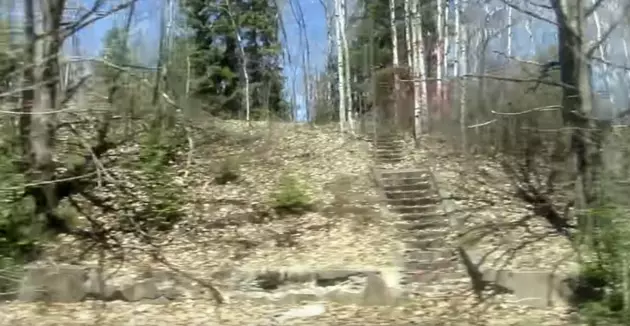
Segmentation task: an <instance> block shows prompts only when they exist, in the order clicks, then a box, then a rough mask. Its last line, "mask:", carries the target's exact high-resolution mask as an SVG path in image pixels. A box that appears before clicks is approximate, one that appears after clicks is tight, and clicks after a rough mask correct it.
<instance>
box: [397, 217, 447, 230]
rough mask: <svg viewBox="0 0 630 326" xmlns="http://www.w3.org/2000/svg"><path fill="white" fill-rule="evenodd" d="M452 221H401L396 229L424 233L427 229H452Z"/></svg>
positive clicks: (441, 219)
mask: <svg viewBox="0 0 630 326" xmlns="http://www.w3.org/2000/svg"><path fill="white" fill-rule="evenodd" d="M450 226H451V224H450V221H449V220H448V219H446V218H443V217H441V218H439V219H438V218H435V219H426V220H415V221H409V222H408V221H401V222H399V223H396V227H397V228H398V229H399V230H401V231H424V230H427V229H441V228H448V227H450Z"/></svg>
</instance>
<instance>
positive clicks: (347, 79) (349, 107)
mask: <svg viewBox="0 0 630 326" xmlns="http://www.w3.org/2000/svg"><path fill="white" fill-rule="evenodd" d="M339 1H343V2H342V3H340V6H341V25H342V28H341V31H340V32H341V42H342V45H343V58H344V66H343V67H344V78H345V80H344V85H345V86H346V98H347V101H348V103H347V106H346V111H347V113H346V119H348V129H349V130H350V132H351V133H354V119H353V110H354V107H353V104H352V84H351V83H350V52H349V50H348V39H347V38H346V27H347V26H346V25H347V24H346V21H347V17H346V1H345V0H339Z"/></svg>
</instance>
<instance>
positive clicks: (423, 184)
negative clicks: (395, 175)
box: [381, 178, 433, 190]
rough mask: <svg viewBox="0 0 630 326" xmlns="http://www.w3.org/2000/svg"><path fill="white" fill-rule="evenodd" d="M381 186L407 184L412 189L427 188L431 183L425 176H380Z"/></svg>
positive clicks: (431, 186) (430, 186) (429, 187)
mask: <svg viewBox="0 0 630 326" xmlns="http://www.w3.org/2000/svg"><path fill="white" fill-rule="evenodd" d="M381 181H382V182H383V186H385V187H395V186H408V185H413V186H414V190H428V189H431V188H433V185H432V184H431V183H430V182H428V181H427V180H426V179H425V178H405V179H390V178H381Z"/></svg>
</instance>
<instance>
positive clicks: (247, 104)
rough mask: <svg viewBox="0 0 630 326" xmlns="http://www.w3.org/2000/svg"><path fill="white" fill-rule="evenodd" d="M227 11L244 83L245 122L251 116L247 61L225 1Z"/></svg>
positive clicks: (237, 28) (227, 2)
mask: <svg viewBox="0 0 630 326" xmlns="http://www.w3.org/2000/svg"><path fill="white" fill-rule="evenodd" d="M226 4H227V11H228V14H229V15H230V20H231V22H232V28H234V35H235V36H236V42H237V43H238V51H239V54H240V57H241V74H242V75H243V82H244V85H243V86H244V88H245V89H244V91H243V93H244V94H243V100H244V101H245V120H246V121H249V120H250V114H251V104H250V98H249V96H250V94H249V93H250V91H249V72H248V71H247V65H248V64H249V62H248V60H247V54H245V47H244V45H243V38H242V37H241V31H240V30H239V26H238V24H237V23H236V19H234V17H233V16H232V9H231V8H230V1H229V0H228V1H226Z"/></svg>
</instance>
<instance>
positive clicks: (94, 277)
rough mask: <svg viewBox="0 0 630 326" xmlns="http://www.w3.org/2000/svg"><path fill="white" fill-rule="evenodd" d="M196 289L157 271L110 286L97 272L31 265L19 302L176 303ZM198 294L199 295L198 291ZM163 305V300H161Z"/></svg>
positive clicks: (78, 267) (20, 291)
mask: <svg viewBox="0 0 630 326" xmlns="http://www.w3.org/2000/svg"><path fill="white" fill-rule="evenodd" d="M191 289H193V290H194V289H196V288H195V287H194V286H193V284H190V282H184V281H183V280H182V279H181V278H180V277H178V275H176V274H175V273H172V272H168V271H163V272H159V271H155V272H154V273H153V274H150V275H149V274H147V275H143V276H142V277H140V278H139V279H136V280H133V281H131V282H128V283H125V284H122V285H113V284H108V282H106V281H105V280H102V278H101V276H100V275H99V273H98V271H97V270H96V269H94V268H91V269H90V268H86V267H83V266H77V265H52V266H51V265H45V266H42V265H32V266H27V267H26V269H25V274H24V277H23V279H22V281H21V283H20V287H19V289H18V295H17V300H20V301H27V302H33V301H49V302H79V301H83V300H86V299H95V300H103V301H115V300H122V301H128V302H134V301H140V300H156V299H158V298H164V299H166V300H175V299H178V298H180V297H182V296H184V293H185V292H188V294H192V293H193V292H194V291H193V290H191ZM197 292H198V291H197ZM162 301H163V300H162Z"/></svg>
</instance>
